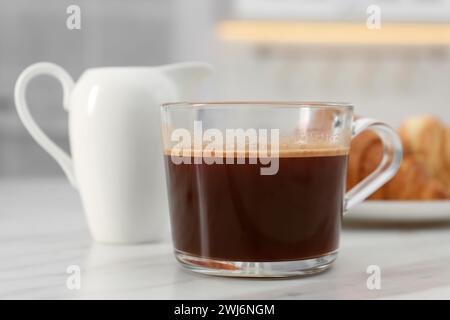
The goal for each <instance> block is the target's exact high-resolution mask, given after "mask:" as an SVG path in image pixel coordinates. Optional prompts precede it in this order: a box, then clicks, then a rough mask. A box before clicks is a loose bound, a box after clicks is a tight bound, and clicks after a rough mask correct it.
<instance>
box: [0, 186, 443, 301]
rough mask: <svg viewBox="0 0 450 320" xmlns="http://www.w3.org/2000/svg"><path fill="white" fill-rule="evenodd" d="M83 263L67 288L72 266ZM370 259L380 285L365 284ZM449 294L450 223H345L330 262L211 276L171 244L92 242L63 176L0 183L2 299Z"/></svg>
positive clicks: (424, 296)
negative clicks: (302, 272) (187, 265)
mask: <svg viewBox="0 0 450 320" xmlns="http://www.w3.org/2000/svg"><path fill="white" fill-rule="evenodd" d="M70 265H77V266H79V267H80V268H81V288H80V289H79V290H69V289H68V288H67V286H66V280H67V278H68V276H69V274H67V273H66V270H67V268H68V266H70ZM369 265H378V266H379V267H380V269H381V289H380V290H369V289H368V288H367V286H366V280H367V278H368V276H369V275H368V274H367V273H366V268H367V267H368V266H369ZM16 298H19V299H34V298H39V299H53V298H57V299H90V298H93V299H106V298H112V299H241V298H242V299H365V298H368V299H380V298H388V299H401V298H408V299H409V298H412V299H423V298H425V299H427V298H438V299H448V298H450V223H439V224H437V225H427V226H423V225H409V226H399V225H386V226H384V227H383V228H380V226H373V225H366V226H347V227H346V228H345V229H344V232H343V235H342V240H341V250H340V255H339V257H338V260H337V262H336V263H335V265H334V266H333V267H332V268H331V269H330V270H329V271H327V272H325V273H322V274H320V275H316V276H312V277H305V278H297V279H292V280H246V279H230V278H216V277H208V276H201V275H196V274H192V273H190V272H187V271H184V270H182V269H181V268H180V267H179V266H178V265H177V263H176V261H175V260H174V258H173V256H172V252H171V245H170V243H169V242H166V243H158V244H147V245H137V246H107V245H100V244H95V243H93V242H92V241H91V239H90V236H89V233H88V230H87V227H86V225H85V221H84V216H83V213H82V210H81V206H80V203H79V199H78V196H77V194H76V192H75V191H74V190H72V189H71V188H70V187H69V185H68V184H67V183H66V182H65V181H63V180H62V179H61V180H22V181H20V180H2V181H1V182H0V299H16Z"/></svg>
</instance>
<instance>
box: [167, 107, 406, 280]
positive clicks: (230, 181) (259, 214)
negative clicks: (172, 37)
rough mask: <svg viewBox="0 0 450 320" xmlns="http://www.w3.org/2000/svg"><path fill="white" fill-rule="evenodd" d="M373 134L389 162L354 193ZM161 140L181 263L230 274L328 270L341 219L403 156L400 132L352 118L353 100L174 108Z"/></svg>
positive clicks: (294, 273) (388, 175) (390, 173)
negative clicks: (355, 157) (351, 162)
mask: <svg viewBox="0 0 450 320" xmlns="http://www.w3.org/2000/svg"><path fill="white" fill-rule="evenodd" d="M364 130H371V131H374V132H375V133H377V134H378V135H379V137H380V138H381V140H382V142H383V144H384V148H383V149H384V155H383V158H382V161H381V162H380V164H379V166H378V168H377V169H376V170H375V171H374V172H373V173H372V174H370V175H369V176H368V177H366V178H365V179H364V180H362V181H361V182H360V183H359V184H358V185H356V186H355V187H354V188H353V189H351V190H350V191H348V192H347V193H345V181H346V172H347V158H348V152H349V148H350V141H351V139H352V137H355V136H356V135H358V134H359V133H361V132H362V131H364ZM162 137H163V144H164V158H165V167H166V179H167V188H168V197H169V207H170V218H171V230H172V238H173V244H174V249H175V256H176V258H177V260H178V261H179V262H180V263H181V264H182V265H183V266H184V267H186V268H188V269H191V270H193V271H197V272H201V273H206V274H212V275H221V276H244V277H287V276H298V275H305V274H313V273H317V272H320V271H322V270H325V269H326V268H328V267H329V266H330V265H331V264H332V262H333V261H334V260H335V259H336V256H337V252H338V247H339V234H340V230H341V220H342V216H343V215H344V214H345V213H346V212H347V210H348V209H350V208H351V207H353V206H354V205H355V204H357V203H359V202H361V201H363V200H364V199H366V198H367V197H368V196H369V195H371V194H372V193H373V192H375V191H376V190H377V189H378V188H380V187H381V186H382V185H383V184H384V183H386V182H387V181H388V180H389V179H391V178H392V177H393V176H394V175H395V173H396V172H397V170H398V168H399V166H400V162H401V158H402V147H401V142H400V139H399V137H398V135H397V134H396V132H395V130H393V129H392V128H391V127H389V126H388V125H386V124H384V123H382V122H379V121H376V120H372V119H358V120H356V121H353V106H352V105H350V104H346V103H322V102H207V103H190V102H180V103H169V104H164V105H163V106H162Z"/></svg>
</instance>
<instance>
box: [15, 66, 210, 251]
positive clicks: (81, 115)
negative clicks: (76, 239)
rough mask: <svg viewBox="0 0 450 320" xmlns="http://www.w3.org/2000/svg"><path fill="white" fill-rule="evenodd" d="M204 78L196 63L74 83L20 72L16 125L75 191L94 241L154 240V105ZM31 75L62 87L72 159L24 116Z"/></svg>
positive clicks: (159, 214) (120, 71)
mask: <svg viewBox="0 0 450 320" xmlns="http://www.w3.org/2000/svg"><path fill="white" fill-rule="evenodd" d="M210 73H211V67H210V66H209V65H207V64H204V63H197V62H186V63H179V64H173V65H166V66H160V67H107V68H94V69H88V70H86V71H85V72H84V73H83V74H82V76H81V77H80V79H79V80H78V81H77V82H76V83H74V81H73V80H72V78H71V77H70V75H69V74H68V73H67V72H66V71H65V70H64V69H62V68H61V67H59V66H57V65H55V64H52V63H37V64H33V65H31V66H30V67H28V68H26V69H25V70H24V71H23V72H22V73H21V75H20V76H19V78H18V80H17V82H16V87H15V103H16V108H17V111H18V113H19V116H20V119H21V120H22V122H23V124H24V125H25V127H26V128H27V129H28V131H29V132H30V134H31V135H32V136H33V138H34V139H35V140H36V141H37V143H38V144H39V145H41V146H42V147H43V148H44V149H45V150H46V151H47V152H48V153H49V154H50V155H51V156H52V157H53V158H55V160H56V161H57V162H58V163H59V165H60V166H61V168H62V169H63V170H64V172H65V174H66V175H67V177H68V179H69V181H70V183H71V184H72V185H73V186H74V187H75V188H77V189H78V190H79V193H80V196H81V200H82V203H83V206H84V209H85V212H86V216H87V221H88V224H89V227H90V230H91V234H92V236H93V237H94V239H95V240H97V241H100V242H108V243H137V242H147V241H156V240H159V239H161V237H162V236H163V234H164V232H166V231H168V227H167V221H168V208H167V200H166V187H165V181H164V167H163V156H162V146H161V143H160V140H161V139H160V108H159V106H160V104H161V103H164V102H168V101H179V100H183V99H186V95H188V94H189V91H190V90H191V89H193V88H194V87H195V86H197V85H198V84H199V82H200V80H202V79H203V78H205V77H206V76H207V75H209V74H210ZM38 75H50V76H53V77H55V78H57V79H58V80H59V81H60V82H61V84H62V87H63V91H64V101H63V105H64V108H65V109H66V110H67V111H68V112H69V138H70V144H71V154H72V158H71V157H70V156H69V155H68V154H67V153H66V152H64V151H63V150H62V149H61V148H59V147H58V146H57V145H56V144H55V143H54V142H53V141H51V140H50V139H49V138H48V137H47V136H46V135H45V134H44V133H43V131H42V130H41V129H40V128H39V127H38V126H37V124H36V123H35V121H34V120H33V118H32V117H31V115H30V112H29V110H28V106H27V103H26V99H25V93H26V88H27V85H28V83H29V81H30V80H31V79H32V78H34V77H35V76H38Z"/></svg>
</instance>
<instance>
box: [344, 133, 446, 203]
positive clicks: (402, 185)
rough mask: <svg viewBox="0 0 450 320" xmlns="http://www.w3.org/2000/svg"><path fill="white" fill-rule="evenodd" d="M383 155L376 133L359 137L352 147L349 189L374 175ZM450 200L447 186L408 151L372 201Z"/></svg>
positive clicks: (348, 180)
mask: <svg viewBox="0 0 450 320" xmlns="http://www.w3.org/2000/svg"><path fill="white" fill-rule="evenodd" d="M408 147H409V146H408ZM382 155H383V145H382V143H381V140H380V139H379V138H378V136H377V135H376V134H375V133H373V132H370V131H367V132H363V133H361V134H360V135H359V136H358V137H356V138H355V139H354V140H353V141H352V144H351V148H350V155H349V166H348V175H347V187H348V189H350V188H351V187H353V186H354V185H355V184H357V183H358V182H359V181H360V180H362V179H363V178H364V177H366V176H368V175H369V174H370V173H371V172H373V171H374V170H375V169H376V167H377V166H378V164H379V163H380V161H381V159H382ZM448 198H450V192H449V191H448V190H447V188H446V186H445V185H444V184H443V183H442V182H441V181H439V180H438V179H436V178H434V177H433V176H432V175H431V174H430V173H429V172H428V170H427V169H426V168H425V167H424V166H423V165H421V163H420V162H419V161H417V160H416V159H415V158H414V157H413V156H411V155H410V153H409V152H406V153H405V157H404V159H403V161H402V164H401V166H400V169H399V171H398V172H397V174H396V175H395V177H394V178H393V179H392V180H390V181H389V182H388V183H386V184H385V185H384V186H383V187H381V188H380V189H379V190H378V191H377V192H375V193H374V194H373V195H372V196H371V197H370V198H369V199H371V200H438V199H448Z"/></svg>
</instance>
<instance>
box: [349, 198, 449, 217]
mask: <svg viewBox="0 0 450 320" xmlns="http://www.w3.org/2000/svg"><path fill="white" fill-rule="evenodd" d="M344 220H346V221H356V220H357V221H363V220H364V221H369V220H376V221H398V222H402V221H404V222H422V221H423V222H432V221H445V220H447V221H450V200H443V201H365V202H363V203H361V204H359V205H357V206H356V207H354V208H353V209H351V210H350V211H349V212H348V213H347V214H346V215H345V217H344Z"/></svg>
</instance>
